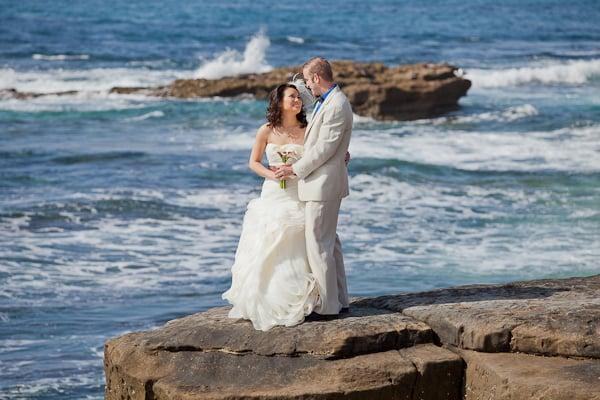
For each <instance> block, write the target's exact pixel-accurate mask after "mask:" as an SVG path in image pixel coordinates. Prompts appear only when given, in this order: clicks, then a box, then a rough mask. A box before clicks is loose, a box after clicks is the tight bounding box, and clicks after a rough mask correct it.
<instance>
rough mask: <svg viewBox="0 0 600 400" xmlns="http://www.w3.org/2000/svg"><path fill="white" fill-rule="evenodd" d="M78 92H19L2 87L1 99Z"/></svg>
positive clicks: (62, 94) (63, 94) (22, 98)
mask: <svg viewBox="0 0 600 400" xmlns="http://www.w3.org/2000/svg"><path fill="white" fill-rule="evenodd" d="M72 94H77V91H76V90H68V91H64V92H52V93H33V92H19V91H18V90H16V89H0V99H17V100H27V99H33V98H36V97H42V96H66V95H72Z"/></svg>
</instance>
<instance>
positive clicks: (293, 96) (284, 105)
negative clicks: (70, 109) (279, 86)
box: [281, 88, 302, 114]
mask: <svg viewBox="0 0 600 400" xmlns="http://www.w3.org/2000/svg"><path fill="white" fill-rule="evenodd" d="M281 110H282V111H284V112H285V111H292V112H294V113H295V114H298V113H299V112H300V111H302V99H301V98H300V93H298V91H297V90H296V89H294V88H285V90H284V91H283V99H282V102H281Z"/></svg>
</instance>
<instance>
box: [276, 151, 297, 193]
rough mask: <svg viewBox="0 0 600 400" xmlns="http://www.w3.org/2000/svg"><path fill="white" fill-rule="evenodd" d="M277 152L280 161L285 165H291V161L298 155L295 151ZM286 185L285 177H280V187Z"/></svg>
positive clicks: (295, 159)
mask: <svg viewBox="0 0 600 400" xmlns="http://www.w3.org/2000/svg"><path fill="white" fill-rule="evenodd" d="M277 154H279V157H281V162H282V163H283V164H285V165H291V164H292V162H293V161H297V160H298V155H297V154H296V152H295V151H278V152H277ZM286 185H287V184H286V181H285V179H281V180H280V181H279V187H280V188H282V189H285V188H286Z"/></svg>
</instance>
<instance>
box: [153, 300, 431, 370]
mask: <svg viewBox="0 0 600 400" xmlns="http://www.w3.org/2000/svg"><path fill="white" fill-rule="evenodd" d="M228 310H229V307H220V308H213V309H211V310H209V311H206V312H203V313H198V314H194V315H191V316H188V317H185V318H181V319H177V320H173V321H170V322H169V323H167V324H166V325H165V326H164V327H162V328H160V329H157V330H155V331H150V332H148V333H147V334H146V335H145V339H144V347H145V348H147V349H149V350H150V351H156V350H166V351H179V350H206V351H215V350H219V351H225V352H228V353H235V354H246V353H252V354H257V355H264V356H275V355H284V356H298V355H303V354H309V355H311V356H314V357H318V358H331V359H333V358H343V357H350V356H354V355H358V354H364V353H371V352H375V351H385V350H391V349H400V348H403V347H409V346H414V345H415V344H419V343H429V342H432V341H433V337H434V335H433V331H432V330H431V328H429V327H428V326H427V325H425V324H424V323H422V322H418V321H415V320H414V319H412V318H410V317H406V316H404V315H402V314H399V313H391V312H389V311H386V310H377V309H374V308H370V307H358V306H357V307H352V308H351V311H350V312H349V313H347V314H341V315H339V316H337V317H335V318H332V319H330V320H324V321H307V322H305V323H303V324H300V325H297V326H296V327H294V328H293V329H290V328H286V327H283V326H276V327H274V328H273V329H271V330H269V331H267V332H262V331H257V330H255V329H254V328H253V326H252V324H251V323H250V322H249V321H247V320H243V319H239V320H236V319H231V318H228V317H227V312H228Z"/></svg>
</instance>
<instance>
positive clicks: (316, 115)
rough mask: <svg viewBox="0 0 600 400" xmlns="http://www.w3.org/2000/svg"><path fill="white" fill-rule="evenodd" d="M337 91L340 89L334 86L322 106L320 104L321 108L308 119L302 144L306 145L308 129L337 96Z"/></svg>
mask: <svg viewBox="0 0 600 400" xmlns="http://www.w3.org/2000/svg"><path fill="white" fill-rule="evenodd" d="M339 91H340V87H339V86H336V87H335V88H334V89H333V90H332V91H331V93H329V96H327V98H326V99H325V101H324V102H323V104H321V107H319V109H318V110H317V113H316V114H315V115H313V116H312V118H311V119H310V122H309V123H308V126H307V127H306V134H304V143H306V139H307V138H308V135H309V134H310V129H311V128H312V126H313V124H314V123H315V121H316V120H317V117H319V116H320V115H321V114H322V113H323V109H324V108H325V106H326V105H327V104H328V103H329V102H331V100H332V99H333V98H334V97H335V96H336V95H337V94H338V92H339Z"/></svg>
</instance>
